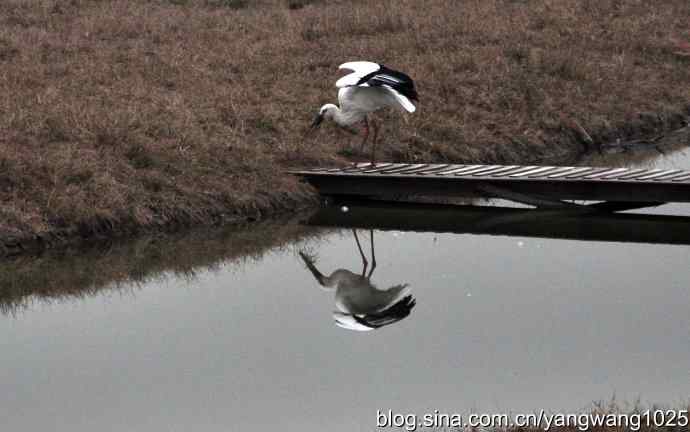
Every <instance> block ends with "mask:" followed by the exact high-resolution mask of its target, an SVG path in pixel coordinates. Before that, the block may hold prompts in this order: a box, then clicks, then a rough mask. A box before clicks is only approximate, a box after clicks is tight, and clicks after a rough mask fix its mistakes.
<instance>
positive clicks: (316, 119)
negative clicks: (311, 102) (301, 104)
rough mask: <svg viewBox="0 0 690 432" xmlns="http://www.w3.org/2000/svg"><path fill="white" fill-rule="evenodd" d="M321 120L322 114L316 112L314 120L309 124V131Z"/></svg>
mask: <svg viewBox="0 0 690 432" xmlns="http://www.w3.org/2000/svg"><path fill="white" fill-rule="evenodd" d="M322 121H323V115H321V114H317V115H316V117H314V121H313V122H311V126H309V132H311V131H313V130H314V129H316V128H318V127H319V125H321V122H322Z"/></svg>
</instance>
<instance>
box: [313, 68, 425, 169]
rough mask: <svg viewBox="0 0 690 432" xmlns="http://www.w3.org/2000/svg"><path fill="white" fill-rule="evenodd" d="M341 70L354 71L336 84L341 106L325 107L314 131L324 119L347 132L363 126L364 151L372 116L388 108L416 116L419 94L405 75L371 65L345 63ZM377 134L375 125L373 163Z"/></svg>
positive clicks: (322, 108)
mask: <svg viewBox="0 0 690 432" xmlns="http://www.w3.org/2000/svg"><path fill="white" fill-rule="evenodd" d="M339 69H347V70H350V71H352V72H351V73H349V74H348V75H345V76H344V77H342V78H340V79H339V80H338V81H337V82H336V83H335V85H336V87H338V88H339V89H340V90H338V103H339V104H340V106H336V105H334V104H326V105H323V106H322V107H321V109H319V114H318V115H317V117H316V118H315V119H314V122H313V123H312V126H311V127H312V129H314V128H316V127H318V126H319V124H320V123H321V122H322V120H324V119H327V120H333V121H334V122H335V123H336V124H337V125H338V126H340V127H343V128H351V127H352V126H354V125H356V124H358V123H360V122H362V123H364V127H365V132H364V139H363V141H362V147H363V146H364V143H365V142H366V140H367V137H368V135H369V128H368V122H367V115H368V114H371V113H373V112H375V111H378V110H380V109H382V108H388V107H390V108H398V109H401V110H403V111H407V112H410V113H413V112H415V110H416V107H415V105H414V104H413V103H412V102H413V101H416V100H417V91H416V90H415V88H414V82H413V81H412V78H410V77H409V76H407V75H405V74H404V73H402V72H399V71H396V70H393V69H389V68H387V67H385V66H384V65H381V64H378V63H373V62H367V61H355V62H348V63H343V64H341V65H340V67H339ZM377 132H378V128H377V127H376V126H375V125H374V140H373V143H372V157H371V159H372V163H374V152H375V146H376V136H377Z"/></svg>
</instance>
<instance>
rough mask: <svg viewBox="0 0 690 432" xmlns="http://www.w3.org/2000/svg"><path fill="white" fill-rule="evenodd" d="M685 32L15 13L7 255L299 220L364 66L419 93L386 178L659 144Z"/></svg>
mask: <svg viewBox="0 0 690 432" xmlns="http://www.w3.org/2000/svg"><path fill="white" fill-rule="evenodd" d="M689 16H690V3H688V2H687V0H668V1H664V2H649V1H644V0H583V1H578V2H572V1H568V0H534V1H520V0H467V1H462V2H460V1H454V0H424V1H420V0H395V1H393V0H385V1H380V2H364V1H354V0H353V1H335V0H333V1H328V0H261V1H247V0H158V1H148V0H146V1H144V0H114V1H108V2H100V1H91V0H69V1H62V0H60V1H58V0H4V1H3V2H2V3H0V95H1V97H0V238H6V237H8V236H12V235H15V236H26V235H35V234H40V233H45V232H54V231H55V230H60V229H66V228H71V229H73V230H74V229H76V230H77V231H78V232H81V233H82V234H83V235H89V234H90V233H93V232H108V231H111V230H113V229H118V230H121V229H125V230H136V229H140V228H146V227H157V226H168V225H169V224H171V223H178V224H179V223H181V224H194V223H202V222H207V221H208V220H209V219H215V218H217V217H219V216H220V215H223V214H230V215H233V214H234V215H246V214H255V213H265V212H266V211H269V210H276V209H286V208H291V207H294V206H295V205H296V204H297V203H298V202H302V201H304V200H305V199H308V197H309V196H310V195H309V191H308V190H307V189H306V188H305V187H304V186H301V185H299V184H298V183H297V182H296V181H295V180H294V179H292V178H290V177H289V176H286V175H284V174H282V172H281V171H282V170H283V169H284V168H285V167H287V166H291V165H309V164H317V163H321V164H323V163H342V162H344V157H343V155H345V154H347V149H339V148H338V146H337V145H335V144H334V135H333V132H332V130H326V131H322V132H321V133H320V134H319V135H318V136H317V137H315V138H314V139H310V140H307V141H305V140H303V139H302V133H303V131H304V127H305V125H307V124H308V122H309V120H310V117H311V116H312V114H313V113H314V112H315V110H316V109H317V108H318V107H319V106H320V105H321V104H323V103H326V102H329V101H333V99H334V98H335V94H336V92H335V89H334V87H333V82H334V80H335V79H336V77H337V73H336V68H337V65H338V64H340V63H341V62H343V61H347V60H353V59H371V60H376V61H381V62H384V63H386V64H388V65H390V66H392V67H395V68H399V69H401V70H404V71H406V72H408V73H409V74H410V75H412V76H413V77H414V78H416V81H417V84H418V90H419V93H420V98H421V103H420V109H419V111H418V112H417V113H415V114H414V115H412V116H410V117H409V121H407V122H405V121H402V120H401V119H400V118H399V116H397V115H396V116H392V115H386V116H385V117H389V119H388V120H390V121H389V123H388V124H389V126H388V130H387V134H386V135H385V138H384V141H383V142H382V144H381V147H382V150H383V155H382V156H381V158H384V159H395V160H398V161H456V162H466V161H482V162H488V161H494V162H515V161H522V162H525V161H526V160H527V159H529V160H531V161H539V160H545V159H551V160H553V159H558V158H564V157H567V156H568V155H572V154H573V153H574V152H577V151H578V150H579V149H580V148H581V144H580V141H581V136H580V134H579V133H578V132H577V131H576V130H573V125H581V126H582V127H583V128H584V129H586V130H587V131H588V132H589V134H590V135H591V136H592V138H593V139H594V140H595V141H598V142H601V141H606V140H609V139H611V137H613V136H614V135H615V134H616V133H620V134H623V135H625V134H628V135H629V134H636V133H645V132H650V130H653V129H655V128H658V127H661V126H662V124H664V122H665V121H666V120H668V119H671V120H673V121H676V122H677V121H679V119H680V117H679V114H680V113H684V111H685V110H687V107H688V105H689V104H690V67H689V66H690V61H689V60H690V59H689V58H688V57H685V56H681V55H678V54H677V51H678V48H677V45H676V44H674V42H673V41H674V40H688V39H689V38H690V35H689V34H688V17H689ZM678 38H679V39H678ZM649 113H654V114H653V115H652V114H649ZM685 114H687V112H686V111H685ZM641 115H642V118H643V121H641V120H640V116H641ZM658 115H660V117H659V116H658ZM635 124H638V125H644V126H645V127H647V129H645V128H642V127H637V128H630V127H629V126H630V125H635ZM650 125H651V127H650ZM624 126H625V127H624ZM339 150H340V152H339ZM75 227H76V228H75Z"/></svg>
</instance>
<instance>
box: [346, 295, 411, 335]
mask: <svg viewBox="0 0 690 432" xmlns="http://www.w3.org/2000/svg"><path fill="white" fill-rule="evenodd" d="M416 303H417V302H416V300H415V299H414V298H413V297H412V296H411V295H408V296H405V297H403V298H402V299H401V300H400V301H398V302H397V303H395V304H394V305H393V306H391V307H389V308H388V309H385V310H382V311H381V312H378V313H375V314H367V315H365V316H354V318H355V320H356V321H357V322H358V323H360V324H362V325H365V326H367V327H371V328H380V327H383V326H386V325H388V324H393V323H394V322H398V321H400V320H401V319H403V318H405V317H406V316H408V315H409V314H410V312H411V311H412V308H413V307H414V306H415V304H416Z"/></svg>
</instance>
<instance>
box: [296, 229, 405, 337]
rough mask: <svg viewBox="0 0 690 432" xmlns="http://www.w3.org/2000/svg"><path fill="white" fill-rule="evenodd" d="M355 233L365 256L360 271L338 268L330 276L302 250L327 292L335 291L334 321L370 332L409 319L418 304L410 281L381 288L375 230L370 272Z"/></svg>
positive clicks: (351, 328)
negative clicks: (375, 279) (377, 281)
mask: <svg viewBox="0 0 690 432" xmlns="http://www.w3.org/2000/svg"><path fill="white" fill-rule="evenodd" d="M352 236H353V238H354V241H355V244H356V245H357V250H358V251H359V255H360V257H361V259H362V271H361V272H360V273H354V272H352V271H350V270H347V269H337V270H335V271H333V272H332V273H331V274H330V275H329V276H326V275H324V274H323V273H321V272H320V271H319V269H318V268H317V267H316V259H315V257H314V256H313V255H309V254H307V253H305V252H304V251H301V252H300V253H299V255H300V257H302V260H303V261H304V264H305V265H306V266H307V269H309V271H310V272H311V274H312V275H313V276H314V278H315V279H316V281H317V282H318V284H319V285H320V286H321V287H322V288H323V289H324V290H325V291H335V307H336V310H335V311H334V312H333V320H334V321H335V323H336V325H337V326H338V327H341V328H344V329H347V330H354V331H369V330H374V329H378V328H381V327H384V326H387V325H390V324H394V323H396V322H398V321H400V320H402V319H404V318H406V317H407V316H408V315H410V312H411V311H412V308H414V306H415V304H416V301H415V299H414V297H412V295H411V294H410V289H409V287H408V284H406V283H404V284H399V285H394V286H391V287H389V288H387V289H384V290H381V289H378V288H377V287H376V286H375V285H374V283H373V282H372V281H371V277H372V275H373V274H374V271H375V270H376V252H375V246H374V231H373V230H369V243H370V246H371V268H370V269H369V271H368V272H367V268H368V266H369V262H368V261H367V258H366V256H365V254H364V251H363V250H362V244H361V243H360V241H359V236H358V235H357V231H356V230H354V229H353V230H352Z"/></svg>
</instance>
